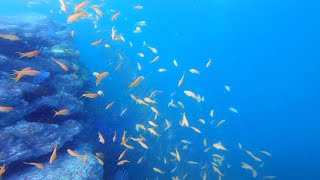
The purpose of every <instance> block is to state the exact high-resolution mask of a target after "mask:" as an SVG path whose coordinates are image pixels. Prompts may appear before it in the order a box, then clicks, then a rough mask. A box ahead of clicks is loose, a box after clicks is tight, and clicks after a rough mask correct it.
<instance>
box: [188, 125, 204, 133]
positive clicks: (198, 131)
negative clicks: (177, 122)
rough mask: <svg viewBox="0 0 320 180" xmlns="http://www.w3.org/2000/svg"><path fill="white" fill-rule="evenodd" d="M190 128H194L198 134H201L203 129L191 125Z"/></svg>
mask: <svg viewBox="0 0 320 180" xmlns="http://www.w3.org/2000/svg"><path fill="white" fill-rule="evenodd" d="M190 128H191V129H193V130H194V131H195V132H197V133H198V134H201V131H200V130H199V129H197V128H196V127H193V126H190Z"/></svg>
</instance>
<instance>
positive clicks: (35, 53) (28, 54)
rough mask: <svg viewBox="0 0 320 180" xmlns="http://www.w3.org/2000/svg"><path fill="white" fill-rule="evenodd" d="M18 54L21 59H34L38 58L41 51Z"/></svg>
mask: <svg viewBox="0 0 320 180" xmlns="http://www.w3.org/2000/svg"><path fill="white" fill-rule="evenodd" d="M16 53H17V54H19V55H20V57H19V58H32V57H37V56H38V55H39V53H40V51H38V50H34V51H30V52H25V53H22V52H16Z"/></svg>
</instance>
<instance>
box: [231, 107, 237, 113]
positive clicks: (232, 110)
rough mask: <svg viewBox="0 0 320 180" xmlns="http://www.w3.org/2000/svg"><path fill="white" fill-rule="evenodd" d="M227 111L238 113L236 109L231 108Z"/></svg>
mask: <svg viewBox="0 0 320 180" xmlns="http://www.w3.org/2000/svg"><path fill="white" fill-rule="evenodd" d="M229 111H231V112H233V113H239V112H238V110H237V109H235V108H233V107H230V108H229Z"/></svg>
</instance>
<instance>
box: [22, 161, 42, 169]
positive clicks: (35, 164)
mask: <svg viewBox="0 0 320 180" xmlns="http://www.w3.org/2000/svg"><path fill="white" fill-rule="evenodd" d="M23 163H24V164H30V165H33V166H36V167H37V168H40V169H45V167H44V165H43V164H42V163H27V162H23Z"/></svg>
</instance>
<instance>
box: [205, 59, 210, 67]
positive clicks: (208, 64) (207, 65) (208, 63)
mask: <svg viewBox="0 0 320 180" xmlns="http://www.w3.org/2000/svg"><path fill="white" fill-rule="evenodd" d="M210 66H211V59H210V58H209V60H208V62H207V64H206V68H209V67H210Z"/></svg>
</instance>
